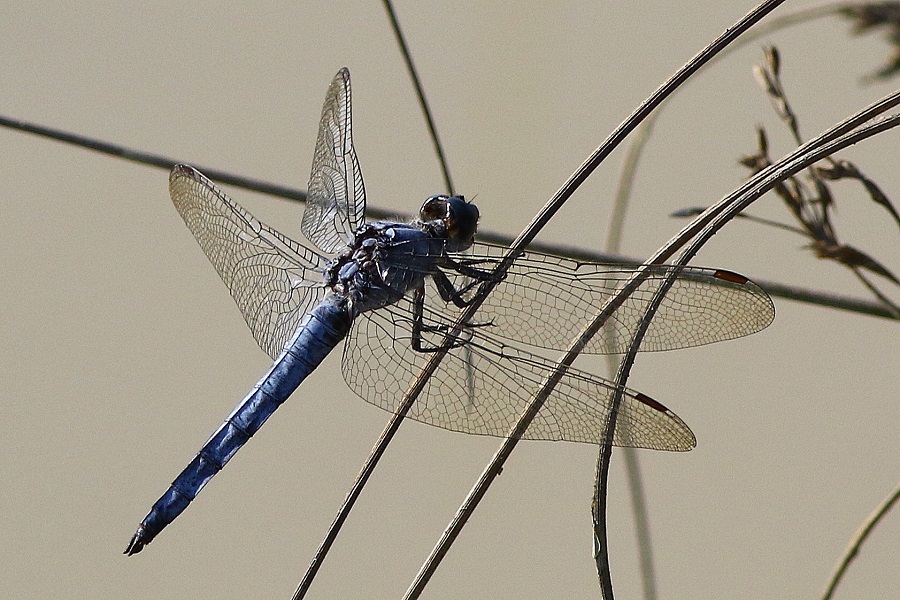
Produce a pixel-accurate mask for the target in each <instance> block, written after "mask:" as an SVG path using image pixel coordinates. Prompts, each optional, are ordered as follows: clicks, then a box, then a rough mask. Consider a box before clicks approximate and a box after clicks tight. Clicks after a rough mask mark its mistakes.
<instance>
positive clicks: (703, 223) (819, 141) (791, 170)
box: [591, 92, 900, 558]
mask: <svg viewBox="0 0 900 600" xmlns="http://www.w3.org/2000/svg"><path fill="white" fill-rule="evenodd" d="M898 103H900V92H897V93H895V94H892V95H890V96H888V97H886V98H885V99H883V100H881V101H880V102H878V103H876V104H874V105H872V106H870V107H867V108H866V109H864V110H863V111H861V112H860V113H857V114H856V115H854V116H853V117H851V118H849V119H847V120H845V121H843V122H842V123H840V124H839V125H837V126H836V127H834V128H833V129H832V130H829V131H828V132H826V133H825V134H823V135H821V136H819V137H818V138H816V139H815V140H812V141H811V142H809V143H807V144H804V145H802V146H800V148H798V149H797V150H795V151H794V152H793V153H791V154H789V155H788V156H787V157H785V158H784V159H782V160H781V161H779V162H778V163H776V164H774V165H772V166H770V167H767V168H766V169H764V170H762V171H760V172H759V173H757V174H756V175H754V177H753V178H751V180H749V181H748V182H746V183H745V184H744V185H742V186H741V187H740V188H738V189H737V190H736V191H735V192H733V193H732V194H730V195H729V196H727V197H726V198H725V199H723V200H722V201H720V202H719V203H718V204H716V205H715V206H713V207H711V208H710V209H709V210H707V211H706V212H704V213H703V214H702V215H700V216H699V217H698V218H697V219H695V221H694V222H693V223H691V224H690V225H689V226H688V227H686V228H685V229H684V230H682V232H680V233H679V234H678V235H677V236H675V237H674V238H673V239H672V240H671V241H670V242H668V243H667V244H666V245H665V246H664V247H663V248H661V249H660V250H659V251H658V252H657V253H656V254H654V256H653V257H652V258H651V259H650V260H649V261H648V263H650V264H652V263H658V262H663V261H666V260H668V259H669V258H670V257H671V255H672V253H673V252H674V251H675V250H676V249H677V248H678V247H680V246H681V245H683V244H684V243H686V242H687V241H688V240H689V239H691V238H693V241H692V242H691V243H690V245H688V247H687V248H686V249H685V250H684V252H683V253H682V254H681V256H680V257H679V258H678V260H677V261H676V262H675V265H685V264H687V262H688V261H689V260H690V259H691V258H693V257H694V256H695V255H696V253H697V252H698V251H699V250H700V248H701V247H702V246H703V245H704V244H705V243H706V242H707V241H708V240H709V239H710V238H711V237H712V236H713V235H714V234H715V233H716V232H717V231H718V230H719V229H720V228H721V227H723V226H724V225H725V224H726V223H727V222H728V221H729V220H730V219H732V218H733V217H734V216H735V215H736V214H738V213H740V212H741V211H742V210H744V209H745V208H746V207H747V206H749V205H750V204H751V203H752V202H753V201H755V200H756V199H758V198H759V197H761V196H762V195H763V194H764V193H765V192H767V191H768V190H769V189H771V188H772V187H774V186H775V185H776V184H777V183H778V182H780V181H783V180H784V179H786V178H787V177H790V176H792V175H794V174H795V173H797V172H799V171H800V170H802V169H805V168H808V167H809V165H811V164H813V163H814V162H816V161H818V160H822V159H823V158H825V157H827V156H830V155H831V154H833V153H834V152H837V151H838V150H841V149H843V148H846V147H848V146H849V145H852V144H855V143H857V142H859V141H861V140H863V139H866V138H867V137H870V136H872V135H877V134H878V133H880V132H882V131H886V130H887V129H889V128H891V127H895V126H897V125H898V124H900V117H897V116H894V117H890V118H887V119H884V120H882V121H879V122H877V123H875V124H873V125H869V126H867V127H863V128H860V129H859V130H857V131H852V129H853V128H855V127H858V126H859V125H860V124H862V123H864V122H865V121H867V120H869V119H871V118H873V117H874V116H877V115H878V114H880V113H881V112H884V111H886V110H889V109H890V108H891V107H893V106H895V105H897V104H898ZM701 228H702V229H701ZM644 271H645V269H642V268H641V269H638V270H637V271H636V273H635V275H634V277H633V278H632V280H630V281H629V282H628V283H627V284H626V286H625V287H624V288H623V291H624V290H627V289H629V288H632V283H633V282H637V283H639V281H640V278H641V277H642V274H643V272H644ZM677 275H678V269H673V270H672V271H671V273H670V275H669V276H668V277H667V278H666V280H665V281H664V282H663V284H662V285H661V286H660V287H659V288H658V290H657V291H656V293H655V295H654V298H653V300H652V301H651V303H650V304H649V306H648V308H647V310H646V312H645V315H644V318H643V320H642V321H641V324H640V327H639V328H638V330H637V331H636V332H635V334H634V338H633V340H632V344H631V347H630V348H629V352H628V353H627V354H626V355H625V356H624V357H623V359H622V362H621V364H620V368H619V375H618V377H617V378H616V393H615V395H614V398H613V406H612V409H611V410H610V414H609V418H608V422H607V428H606V434H605V439H606V442H605V444H604V446H603V452H602V454H601V460H600V462H599V463H598V469H597V470H598V474H597V478H598V479H597V485H596V489H597V496H596V497H595V502H594V507H595V509H594V518H595V536H596V538H597V539H598V542H597V546H598V547H599V548H600V550H601V552H602V551H603V550H604V549H605V548H606V506H607V504H606V498H607V495H606V490H607V484H606V482H607V481H608V475H609V464H610V459H611V457H612V443H611V442H612V439H613V438H612V437H611V436H612V435H613V434H614V432H615V428H616V417H617V412H618V407H619V405H620V403H621V400H622V391H623V389H624V388H623V387H622V386H624V385H625V384H626V383H627V379H628V375H629V374H630V372H631V368H632V367H633V365H634V361H635V358H636V355H637V351H638V348H639V346H640V343H641V341H642V339H643V336H644V334H645V332H646V330H647V328H648V327H649V325H650V322H651V320H652V318H653V316H654V314H655V311H656V309H657V308H658V306H659V304H660V303H661V302H662V300H663V298H664V296H665V294H666V292H667V291H668V289H669V288H670V287H671V285H672V284H673V283H674V282H675V278H676V277H677ZM637 283H634V285H637ZM605 308H606V307H604V309H605ZM603 312H604V311H601V313H600V314H598V317H597V319H598V320H599V319H600V318H601V317H602V316H603V315H602V313H603ZM595 323H596V320H595ZM593 325H594V324H593V323H592V327H591V328H593ZM604 558H608V556H605V557H604Z"/></svg>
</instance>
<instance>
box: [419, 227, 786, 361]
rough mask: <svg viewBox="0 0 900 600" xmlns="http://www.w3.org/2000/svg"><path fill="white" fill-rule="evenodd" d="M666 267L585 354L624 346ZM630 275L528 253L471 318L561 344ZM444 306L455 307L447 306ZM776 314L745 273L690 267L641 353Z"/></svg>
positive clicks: (542, 343) (762, 322)
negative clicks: (476, 314)
mask: <svg viewBox="0 0 900 600" xmlns="http://www.w3.org/2000/svg"><path fill="white" fill-rule="evenodd" d="M505 251H506V249H505V248H503V247H501V246H492V245H489V244H476V245H475V246H473V248H472V252H471V253H467V254H464V255H463V254H460V255H456V256H454V258H455V259H457V260H458V261H460V262H464V263H466V264H469V265H470V266H472V267H475V268H478V269H482V270H490V269H493V267H494V266H495V265H496V263H497V262H498V260H499V259H500V257H502V256H503V254H504V253H505ZM670 269H671V267H669V266H660V267H655V268H654V269H653V271H652V273H651V275H650V277H649V279H647V280H646V281H645V282H644V283H643V284H642V285H641V287H640V288H639V289H638V290H636V291H635V292H634V294H632V295H631V296H630V297H629V299H628V300H626V302H625V304H624V305H623V306H622V307H621V308H619V309H618V310H617V311H616V312H615V314H614V315H613V317H612V318H611V319H610V320H609V321H608V322H607V324H606V326H604V328H603V329H602V330H601V332H600V333H599V334H598V335H596V336H595V337H594V338H593V339H592V341H591V343H590V344H589V345H588V346H587V348H585V350H584V351H585V352H588V353H592V354H614V353H623V352H625V351H627V349H628V344H629V343H630V342H631V337H632V334H633V332H634V331H635V330H636V328H637V325H638V323H639V321H640V319H641V316H642V315H643V312H644V309H645V308H646V307H647V305H648V304H649V302H650V299H651V298H652V297H653V294H654V293H655V292H656V290H657V289H658V287H659V286H660V284H661V283H662V281H663V279H664V278H665V276H666V275H667V274H668V273H669V271H670ZM632 273H633V270H632V269H629V268H627V267H623V266H617V265H604V264H598V263H583V262H577V261H574V260H569V259H565V258H559V257H556V256H550V255H547V254H540V253H537V252H526V253H525V254H524V255H523V256H521V257H520V258H519V259H517V260H516V262H515V263H514V264H513V266H512V268H511V269H510V270H509V274H508V275H507V277H506V279H505V280H504V281H503V282H501V283H500V284H499V285H498V286H497V287H496V288H495V289H494V291H493V292H492V293H491V294H490V295H489V296H488V298H487V300H486V302H485V303H484V305H483V306H482V308H481V309H480V310H479V312H478V316H477V317H476V318H477V320H478V321H482V322H486V323H489V324H490V325H489V326H488V327H487V329H488V330H489V332H490V333H491V335H494V336H498V337H503V338H505V339H509V340H513V341H520V342H524V343H527V344H531V345H533V346H538V347H542V348H553V349H562V348H565V347H567V346H568V344H569V342H570V341H571V340H572V339H573V338H574V337H575V335H576V334H577V333H578V332H579V331H581V329H582V328H583V327H584V326H585V324H587V323H588V322H589V321H590V320H591V318H592V317H593V316H594V314H595V313H596V312H597V310H598V309H599V308H600V307H601V306H602V305H603V304H604V302H606V300H607V299H608V298H609V297H610V296H611V295H612V294H614V293H615V292H616V291H617V290H618V289H619V288H620V287H621V286H623V285H624V284H625V282H626V281H627V280H628V279H629V277H631V275H632ZM448 275H449V274H448ZM451 279H452V280H453V281H454V284H455V285H456V286H457V288H459V287H462V286H465V285H466V284H467V283H468V282H470V281H471V280H470V279H469V278H467V277H464V276H462V275H458V274H456V275H455V276H453V277H451ZM474 291H475V289H473V290H472V291H471V292H470V294H469V295H470V296H471V295H472V294H474ZM427 298H428V301H429V305H430V308H431V309H432V310H433V311H435V312H444V313H446V312H447V311H448V307H447V306H446V305H445V304H444V303H443V302H442V301H441V299H440V296H439V295H438V294H436V293H429V294H428V295H427ZM449 310H450V311H453V312H455V309H454V308H453V307H452V306H451V307H449ZM448 318H450V316H448ZM774 318H775V308H774V305H773V304H772V300H771V299H770V298H769V296H768V294H766V293H765V292H764V291H763V290H762V289H761V288H760V287H759V286H757V285H756V284H754V283H753V282H752V281H750V280H748V279H747V278H746V277H743V276H742V275H738V274H737V273H732V272H730V271H724V270H717V269H704V268H696V267H687V268H685V269H684V270H683V271H682V272H681V273H680V274H679V277H678V280H677V281H676V283H675V284H674V285H673V286H672V288H671V289H670V290H669V292H668V293H667V294H666V297H665V299H664V300H663V303H662V305H661V306H660V308H659V311H658V312H657V314H656V316H655V317H654V319H653V321H652V323H651V324H650V328H649V330H648V332H647V335H646V337H645V338H644V340H643V343H642V344H641V350H643V351H658V350H673V349H677V348H689V347H693V346H701V345H703V344H710V343H712V342H719V341H723V340H730V339H734V338H738V337H742V336H745V335H750V334H751V333H755V332H757V331H760V330H761V329H764V328H766V327H767V326H768V325H769V324H770V323H771V322H772V320H773V319H774Z"/></svg>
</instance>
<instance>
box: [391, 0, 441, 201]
mask: <svg viewBox="0 0 900 600" xmlns="http://www.w3.org/2000/svg"><path fill="white" fill-rule="evenodd" d="M383 4H384V10H386V11H387V14H388V19H390V21H391V29H392V30H393V32H394V35H395V36H396V37H397V43H398V44H399V45H400V54H402V55H403V60H404V61H406V69H407V70H408V71H409V78H410V79H412V83H413V87H414V88H415V89H416V96H418V98H419V106H420V107H421V108H422V114H423V115H424V116H425V122H426V123H427V124H428V133H429V134H430V135H431V141H432V143H433V144H434V152H435V153H436V154H437V158H438V162H439V163H440V164H441V173H442V174H443V176H444V185H445V186H446V187H447V193H448V194H450V195H451V196H453V195H454V194H455V192H454V188H453V181H452V180H451V179H450V167H448V166H447V159H446V158H445V156H444V148H443V146H441V140H440V139H439V138H438V132H437V128H436V127H435V125H434V119H433V118H432V115H431V109H430V108H429V107H428V101H427V100H426V99H425V90H424V89H423V88H422V83H421V82H420V81H419V74H418V73H417V72H416V67H415V65H414V64H413V60H412V54H411V53H410V52H409V47H408V46H407V45H406V39H405V38H404V37H403V32H402V31H401V30H400V23H399V21H397V15H396V14H395V13H394V7H393V5H392V4H391V2H390V0H383Z"/></svg>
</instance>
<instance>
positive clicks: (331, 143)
mask: <svg viewBox="0 0 900 600" xmlns="http://www.w3.org/2000/svg"><path fill="white" fill-rule="evenodd" d="M365 210H366V191H365V187H364V186H363V178H362V172H361V171H360V168H359V160H358V159H357V157H356V150H354V149H353V131H352V123H351V114H350V72H349V71H348V70H347V69H346V68H343V69H341V70H340V71H338V73H337V75H336V76H335V77H334V80H333V81H332V82H331V86H329V88H328V93H327V94H326V96H325V104H324V105H323V106H322V118H321V120H320V122H319V136H318V139H317V140H316V150H315V154H314V155H313V164H312V172H311V173H310V176H309V185H308V195H307V201H306V210H305V212H304V213H303V222H302V225H301V229H302V231H303V235H305V236H306V237H307V239H309V241H311V242H312V243H313V244H315V245H316V247H318V248H319V249H321V250H322V251H323V252H324V253H326V254H333V253H335V252H336V251H337V250H338V249H340V248H343V247H344V246H347V245H348V244H349V243H350V242H351V241H352V240H353V236H354V234H355V233H356V230H357V229H358V228H359V226H360V225H362V224H363V222H364V213H365Z"/></svg>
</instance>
